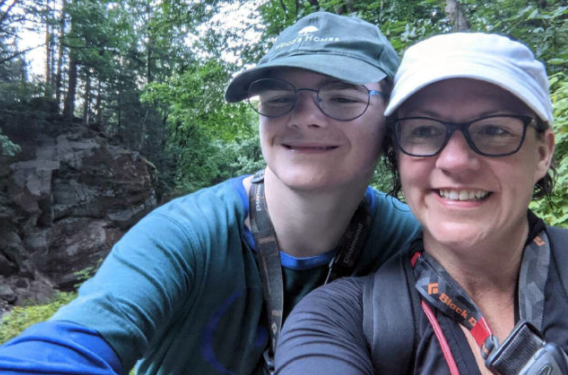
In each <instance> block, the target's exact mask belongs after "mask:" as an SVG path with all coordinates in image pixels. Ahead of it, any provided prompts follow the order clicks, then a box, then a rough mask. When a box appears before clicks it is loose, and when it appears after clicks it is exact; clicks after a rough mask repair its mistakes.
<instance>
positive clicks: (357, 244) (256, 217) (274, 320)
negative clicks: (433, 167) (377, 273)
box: [249, 171, 371, 357]
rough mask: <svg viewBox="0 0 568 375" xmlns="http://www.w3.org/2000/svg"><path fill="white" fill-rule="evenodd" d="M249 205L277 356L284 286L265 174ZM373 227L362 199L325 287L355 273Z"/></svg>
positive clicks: (261, 173) (256, 183) (258, 176)
mask: <svg viewBox="0 0 568 375" xmlns="http://www.w3.org/2000/svg"><path fill="white" fill-rule="evenodd" d="M249 205H250V223H251V231H252V234H253V236H254V241H255V244H256V249H257V260H258V266H259V269H260V275H261V280H262V290H263V295H264V301H265V304H266V308H267V312H268V323H269V326H270V329H269V332H270V339H271V340H270V347H271V349H272V353H274V351H275V349H276V342H277V340H278V335H279V333H280V329H281V327H282V318H283V311H284V282H283V277H282V267H281V264H280V251H279V247H278V241H277V239H276V233H275V232H274V227H273V226H272V221H271V220H270V216H269V214H268V211H267V206H266V198H265V195H264V171H259V172H257V173H256V174H255V175H254V177H253V179H252V184H251V188H250V193H249ZM370 224H371V214H370V212H369V207H368V204H367V202H366V200H365V199H363V201H362V202H361V204H360V205H359V207H358V208H357V211H356V212H355V214H354V215H353V218H352V219H351V222H350V223H349V226H348V227H347V230H346V232H345V233H344V234H343V237H342V239H341V241H340V243H339V246H338V249H337V252H336V254H335V256H334V258H333V259H332V260H331V262H330V263H329V266H328V267H329V270H328V274H327V277H326V280H325V283H328V282H331V281H333V280H335V279H336V278H338V277H342V276H347V275H350V274H351V273H352V272H353V269H354V267H355V264H356V262H357V259H358V258H359V256H360V255H361V252H362V250H363V248H364V247H365V243H366V241H367V237H368V234H369V228H370ZM265 357H266V355H265Z"/></svg>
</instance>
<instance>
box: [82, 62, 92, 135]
mask: <svg viewBox="0 0 568 375" xmlns="http://www.w3.org/2000/svg"><path fill="white" fill-rule="evenodd" d="M85 81H86V82H85V98H84V99H85V102H84V106H83V125H85V126H88V125H89V121H90V119H89V104H90V102H91V68H87V69H86V71H85Z"/></svg>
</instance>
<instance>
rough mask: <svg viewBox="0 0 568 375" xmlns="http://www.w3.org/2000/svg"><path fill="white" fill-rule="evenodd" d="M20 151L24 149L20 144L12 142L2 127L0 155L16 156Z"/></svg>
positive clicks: (0, 131)
mask: <svg viewBox="0 0 568 375" xmlns="http://www.w3.org/2000/svg"><path fill="white" fill-rule="evenodd" d="M20 151H22V149H21V148H20V146H18V145H17V144H15V143H14V142H12V141H11V140H10V138H8V137H6V136H5V135H4V134H2V129H0V155H4V156H14V155H16V154H17V153H19V152H20Z"/></svg>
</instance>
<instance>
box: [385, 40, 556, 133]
mask: <svg viewBox="0 0 568 375" xmlns="http://www.w3.org/2000/svg"><path fill="white" fill-rule="evenodd" d="M451 78H470V79H476V80H480V81H485V82H489V83H492V84H494V85H496V86H499V87H501V88H502V89H504V90H507V91H509V92H510V93H511V94H513V95H514V96H516V97H517V98H519V99H520V100H522V101H523V102H524V103H525V104H526V105H527V106H528V107H529V108H530V109H532V110H533V111H534V112H535V113H536V114H537V115H538V116H539V117H540V118H541V119H542V120H543V121H544V122H546V123H547V124H548V125H552V121H553V115H552V102H551V100H550V94H549V85H548V76H547V75H546V69H545V67H544V64H543V63H542V62H540V61H538V60H537V59H536V58H535V56H534V54H533V53H532V51H531V50H530V49H529V48H528V47H527V46H525V45H524V44H522V43H520V42H517V41H513V40H511V39H509V38H508V37H505V36H502V35H497V34H485V33H452V34H443V35H437V36H434V37H431V38H429V39H426V40H424V41H422V42H419V43H417V44H415V45H413V46H411V47H410V48H408V50H407V51H406V52H405V54H404V56H403V58H402V61H401V64H400V68H399V69H398V71H397V73H396V76H395V80H394V89H393V92H392V95H391V100H390V103H389V105H388V107H387V109H386V110H385V115H386V116H389V115H391V114H393V113H394V112H395V110H396V109H397V108H398V107H400V106H401V105H402V103H404V101H405V100H407V99H408V98H410V97H411V96H412V95H413V94H415V93H416V92H418V91H419V90H420V89H422V88H424V87H426V86H428V85H430V84H432V83H435V82H438V81H443V80H446V79H451Z"/></svg>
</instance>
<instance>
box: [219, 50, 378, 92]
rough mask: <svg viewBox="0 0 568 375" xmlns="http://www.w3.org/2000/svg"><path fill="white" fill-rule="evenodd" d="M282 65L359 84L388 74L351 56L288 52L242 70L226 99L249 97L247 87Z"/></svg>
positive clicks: (229, 88)
mask: <svg viewBox="0 0 568 375" xmlns="http://www.w3.org/2000/svg"><path fill="white" fill-rule="evenodd" d="M279 68H298V69H303V70H309V71H312V72H314V73H318V74H323V75H327V76H331V77H334V78H337V79H339V80H342V81H346V82H350V83H356V84H366V83H372V82H379V81H381V80H383V79H384V78H385V77H386V76H387V74H386V73H385V72H383V71H382V70H381V69H379V68H378V67H376V66H373V65H370V64H369V63H366V62H364V61H361V60H358V59H354V58H351V57H348V56H343V55H325V54H317V55H296V56H288V57H284V58H279V59H278V61H275V62H274V63H266V64H263V65H261V66H257V67H255V68H252V69H249V70H247V71H245V72H243V73H241V74H239V75H238V76H237V77H235V78H234V79H233V80H232V81H231V83H229V86H227V90H226V91H225V99H226V100H227V101H228V102H229V103H235V102H239V101H241V100H244V99H246V98H247V97H248V87H249V85H250V84H251V83H252V82H253V81H255V80H257V79H260V78H263V77H264V76H265V75H266V74H267V73H268V71H271V70H274V69H279Z"/></svg>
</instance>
